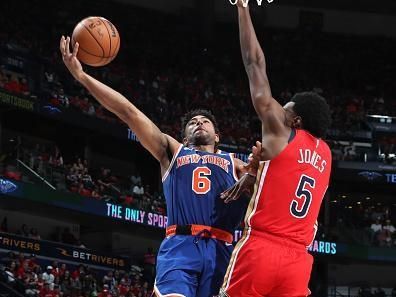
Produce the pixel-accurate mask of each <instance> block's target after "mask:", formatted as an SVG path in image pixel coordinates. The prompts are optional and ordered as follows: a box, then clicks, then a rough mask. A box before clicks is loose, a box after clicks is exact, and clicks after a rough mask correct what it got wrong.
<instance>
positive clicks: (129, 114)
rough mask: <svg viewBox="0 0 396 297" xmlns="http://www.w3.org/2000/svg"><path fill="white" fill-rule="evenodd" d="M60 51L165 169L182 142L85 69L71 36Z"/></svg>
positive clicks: (73, 70)
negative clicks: (170, 157)
mask: <svg viewBox="0 0 396 297" xmlns="http://www.w3.org/2000/svg"><path fill="white" fill-rule="evenodd" d="M60 51H61V54H62V58H63V62H64V63H65V65H66V67H67V68H68V69H69V71H70V73H71V74H72V75H73V77H74V78H75V79H76V80H77V81H79V82H80V83H81V84H82V85H83V86H84V87H85V88H86V89H87V90H88V91H89V92H90V93H91V94H92V95H93V96H94V97H95V98H96V99H97V100H98V101H99V103H100V104H102V105H103V106H104V107H105V108H106V109H108V110H109V111H111V112H113V113H114V114H116V115H117V116H118V117H119V118H120V119H121V120H122V121H124V122H125V123H126V124H127V125H128V126H129V127H130V128H131V130H132V131H133V132H134V133H135V134H136V136H137V138H138V139H139V141H140V142H141V144H142V145H143V146H144V147H145V148H146V149H147V150H148V151H149V152H150V153H151V154H152V155H153V156H154V157H155V158H156V159H157V160H158V161H159V162H160V163H161V167H162V168H167V167H168V166H169V163H170V160H169V157H168V152H170V153H171V154H173V153H174V152H175V151H176V149H177V147H178V146H179V143H178V142H177V141H176V140H175V139H173V138H172V137H170V136H168V135H166V134H163V133H162V132H161V131H160V129H159V128H158V127H157V126H156V125H155V124H154V123H153V122H152V121H151V120H150V119H149V118H148V117H146V116H145V115H144V114H143V113H142V112H141V111H140V110H139V109H138V108H136V106H134V105H133V104H132V103H131V102H130V101H129V100H128V99H126V98H125V97H124V96H123V95H121V94H120V93H119V92H117V91H115V90H113V89H112V88H110V87H108V86H106V85H105V84H103V83H101V82H100V81H98V80H96V79H95V78H93V77H91V76H90V75H88V74H87V73H85V72H84V70H83V68H82V66H81V63H80V62H79V61H78V59H77V52H78V43H76V45H75V46H74V50H73V52H72V53H71V52H70V38H69V37H67V38H64V37H63V36H62V38H61V40H60Z"/></svg>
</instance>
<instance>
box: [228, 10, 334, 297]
mask: <svg viewBox="0 0 396 297" xmlns="http://www.w3.org/2000/svg"><path fill="white" fill-rule="evenodd" d="M238 15H239V30H240V44H241V51H242V58H243V62H244V65H245V69H246V72H247V74H248V78H249V84H250V92H251V98H252V101H253V105H254V108H255V110H256V112H257V114H258V116H259V118H260V120H261V122H262V134H263V135H262V152H261V160H263V161H262V162H260V166H259V170H258V174H257V179H256V185H255V193H254V194H253V196H252V198H251V201H250V204H249V207H248V211H247V213H246V216H245V230H244V235H243V237H242V239H241V240H240V241H239V243H238V244H237V246H236V248H235V249H234V252H233V255H232V257H231V261H230V264H229V266H228V270H227V273H226V276H225V279H224V283H223V286H222V289H221V292H220V296H230V297H239V296H250V297H254V296H257V297H258V296H276V297H281V296H285V297H286V296H287V297H295V296H296V297H297V296H308V295H309V294H310V291H309V289H308V282H309V278H310V274H311V268H312V263H313V258H312V256H311V255H310V254H309V253H308V252H307V247H308V246H309V245H310V244H311V243H312V241H313V239H314V237H315V232H316V219H317V217H318V214H319V209H320V205H321V202H322V199H323V197H324V195H325V192H326V190H327V187H328V184H329V178H330V171H331V153H330V149H329V147H328V146H327V144H326V143H325V142H324V141H323V140H322V139H321V137H323V136H324V135H325V132H326V130H327V129H328V127H329V125H330V121H331V120H330V110H329V106H328V105H327V103H326V101H325V99H324V98H322V97H321V96H319V95H317V94H315V93H312V92H306V93H299V94H296V95H295V96H294V97H293V98H292V100H291V102H289V103H287V104H286V105H285V106H283V107H282V106H281V105H280V104H279V103H278V102H277V101H276V100H275V99H274V98H273V97H272V94H271V89H270V85H269V82H268V78H267V73H266V63H265V57H264V53H263V50H262V49H261V47H260V44H259V42H258V40H257V37H256V34H255V31H254V28H253V25H252V21H251V18H250V14H249V8H248V7H246V8H245V7H243V6H242V5H241V4H240V5H239V6H238ZM246 178H248V177H246ZM238 186H239V185H236V186H234V187H233V189H236V188H237V187H238ZM234 192H237V191H233V190H231V191H228V192H226V193H224V194H225V195H224V197H223V198H225V199H226V200H227V201H228V200H231V199H235V198H237V197H236V196H233V195H235V193H234Z"/></svg>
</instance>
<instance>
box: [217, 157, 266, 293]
mask: <svg viewBox="0 0 396 297" xmlns="http://www.w3.org/2000/svg"><path fill="white" fill-rule="evenodd" d="M270 162H271V161H265V162H260V163H264V168H263V173H262V174H261V178H260V183H259V188H258V190H257V193H256V197H255V198H254V199H255V201H254V207H253V210H252V212H251V213H250V214H249V215H248V216H247V217H245V226H246V227H245V228H247V235H246V237H245V239H244V240H243V242H242V243H241V245H240V246H239V247H238V249H237V250H234V253H235V256H234V261H233V262H232V266H231V269H230V272H229V273H228V279H227V283H226V285H225V287H224V288H223V289H224V291H226V290H227V289H228V287H229V286H230V281H231V278H232V273H233V272H234V268H235V263H236V262H237V260H238V254H239V252H240V251H241V250H242V247H243V246H244V245H245V244H246V242H247V241H248V240H249V237H250V233H251V231H252V227H251V225H250V221H251V219H252V217H253V215H254V214H255V212H256V210H257V205H258V203H259V200H260V195H261V191H262V189H263V185H264V181H265V177H266V175H267V171H268V167H269V165H270ZM246 215H247V214H246Z"/></svg>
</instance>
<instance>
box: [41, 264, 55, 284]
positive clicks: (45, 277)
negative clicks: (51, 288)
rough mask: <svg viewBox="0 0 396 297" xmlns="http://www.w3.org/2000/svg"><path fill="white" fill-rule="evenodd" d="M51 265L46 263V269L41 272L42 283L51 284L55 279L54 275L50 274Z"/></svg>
mask: <svg viewBox="0 0 396 297" xmlns="http://www.w3.org/2000/svg"><path fill="white" fill-rule="evenodd" d="M52 269H53V267H52V266H50V265H48V266H47V269H46V271H44V273H43V281H44V284H49V285H51V284H53V283H54V280H55V276H54V275H53V274H52Z"/></svg>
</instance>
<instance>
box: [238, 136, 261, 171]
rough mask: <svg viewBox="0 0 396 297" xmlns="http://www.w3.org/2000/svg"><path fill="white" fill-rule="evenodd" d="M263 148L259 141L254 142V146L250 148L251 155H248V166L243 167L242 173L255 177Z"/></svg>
mask: <svg viewBox="0 0 396 297" xmlns="http://www.w3.org/2000/svg"><path fill="white" fill-rule="evenodd" d="M262 150H263V147H262V145H261V142H260V141H256V145H254V146H253V147H252V153H251V154H250V155H249V158H248V161H249V162H248V164H246V165H245V166H243V169H242V170H243V171H244V172H246V173H249V174H250V175H254V176H256V174H257V170H258V168H259V164H260V161H261V153H262Z"/></svg>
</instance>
